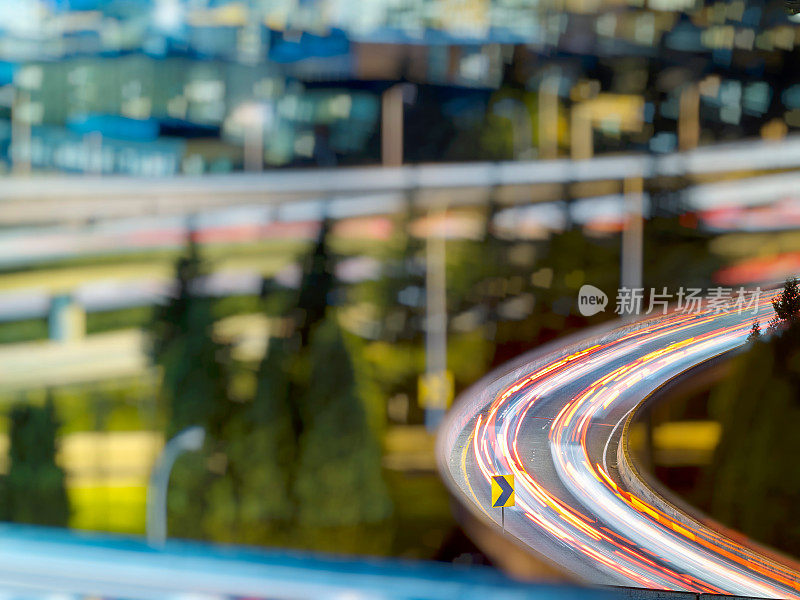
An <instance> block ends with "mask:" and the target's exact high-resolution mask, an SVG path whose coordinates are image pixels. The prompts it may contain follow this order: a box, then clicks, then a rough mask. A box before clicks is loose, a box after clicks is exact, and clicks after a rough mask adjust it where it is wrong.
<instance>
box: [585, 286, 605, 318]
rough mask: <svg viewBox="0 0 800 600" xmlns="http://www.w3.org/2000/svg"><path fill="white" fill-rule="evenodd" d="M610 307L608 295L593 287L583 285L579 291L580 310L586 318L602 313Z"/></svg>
mask: <svg viewBox="0 0 800 600" xmlns="http://www.w3.org/2000/svg"><path fill="white" fill-rule="evenodd" d="M606 306H608V296H606V293H605V292H604V291H603V290H601V289H599V288H596V287H594V286H593V285H589V284H586V285H582V286H581V289H580V291H578V310H579V311H580V313H581V314H582V315H583V316H584V317H591V316H592V315H596V314H597V313H599V312H602V311H604V310H605V309H606Z"/></svg>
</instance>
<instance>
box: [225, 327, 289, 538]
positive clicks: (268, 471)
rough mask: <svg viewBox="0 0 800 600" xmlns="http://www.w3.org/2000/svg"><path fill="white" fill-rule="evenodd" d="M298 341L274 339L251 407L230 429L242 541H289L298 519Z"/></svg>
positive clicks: (270, 342) (228, 431)
mask: <svg viewBox="0 0 800 600" xmlns="http://www.w3.org/2000/svg"><path fill="white" fill-rule="evenodd" d="M296 342H297V339H296V338H286V337H271V338H270V340H269V345H268V347H267V353H266V355H265V356H264V359H263V360H262V361H261V364H260V366H259V370H258V374H257V378H258V383H257V387H256V392H255V395H254V398H253V401H252V403H251V404H250V405H249V406H248V407H247V408H246V409H245V410H244V411H243V412H242V417H243V418H239V419H235V420H234V422H233V423H232V424H231V426H230V428H229V429H227V430H226V438H227V440H228V447H229V457H230V463H231V464H230V476H231V477H232V478H233V479H234V480H235V484H234V485H235V488H236V497H237V500H236V501H237V503H238V507H237V513H238V514H237V521H238V523H237V526H238V527H239V530H240V532H241V535H240V538H239V539H240V541H243V542H247V543H272V544H276V543H286V542H287V541H289V540H287V539H286V534H287V533H289V530H290V528H291V526H292V522H293V519H294V516H295V503H294V498H293V495H292V481H293V477H294V472H295V465H296V461H297V446H298V435H299V428H300V423H299V415H298V414H297V403H296V402H294V401H293V391H294V387H293V385H292V381H291V373H292V369H293V357H294V356H295V352H294V351H295V350H296V348H295V346H296Z"/></svg>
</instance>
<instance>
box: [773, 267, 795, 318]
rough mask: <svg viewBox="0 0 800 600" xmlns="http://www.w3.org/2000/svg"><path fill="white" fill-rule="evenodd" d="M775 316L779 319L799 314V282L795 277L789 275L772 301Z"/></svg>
mask: <svg viewBox="0 0 800 600" xmlns="http://www.w3.org/2000/svg"><path fill="white" fill-rule="evenodd" d="M772 307H773V308H774V309H775V317H776V318H777V319H779V320H781V321H789V320H792V319H795V318H796V317H797V316H798V314H800V284H798V280H797V277H790V278H789V279H787V280H786V282H785V283H784V284H783V291H782V292H781V293H780V295H778V297H777V298H775V299H774V300H773V301H772Z"/></svg>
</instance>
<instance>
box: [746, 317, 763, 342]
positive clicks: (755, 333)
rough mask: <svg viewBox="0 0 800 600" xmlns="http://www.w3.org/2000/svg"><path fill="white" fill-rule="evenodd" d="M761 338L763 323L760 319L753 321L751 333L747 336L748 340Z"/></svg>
mask: <svg viewBox="0 0 800 600" xmlns="http://www.w3.org/2000/svg"><path fill="white" fill-rule="evenodd" d="M760 338H761V325H759V324H758V321H753V326H752V327H751V328H750V333H749V334H748V336H747V340H748V341H750V340H757V339H760Z"/></svg>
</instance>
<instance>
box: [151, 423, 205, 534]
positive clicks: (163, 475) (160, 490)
mask: <svg viewBox="0 0 800 600" xmlns="http://www.w3.org/2000/svg"><path fill="white" fill-rule="evenodd" d="M205 437H206V432H205V430H204V429H203V428H202V427H199V426H195V427H189V428H187V429H184V430H183V431H181V432H180V433H179V434H178V435H176V436H175V437H174V438H172V439H171V440H170V441H169V442H167V444H166V445H165V446H164V449H163V450H162V451H161V454H160V455H159V457H158V459H157V460H156V464H155V466H154V467H153V471H152V473H150V483H149V484H148V486H147V515H146V520H145V530H146V532H147V543H148V544H149V545H150V546H153V547H156V548H161V547H163V546H164V544H165V543H166V541H167V488H168V487H169V474H170V472H171V471H172V465H174V464H175V460H176V459H177V458H178V456H180V455H181V454H183V453H184V452H189V451H192V452H196V451H197V450H200V448H202V447H203V441H204V440H205Z"/></svg>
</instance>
